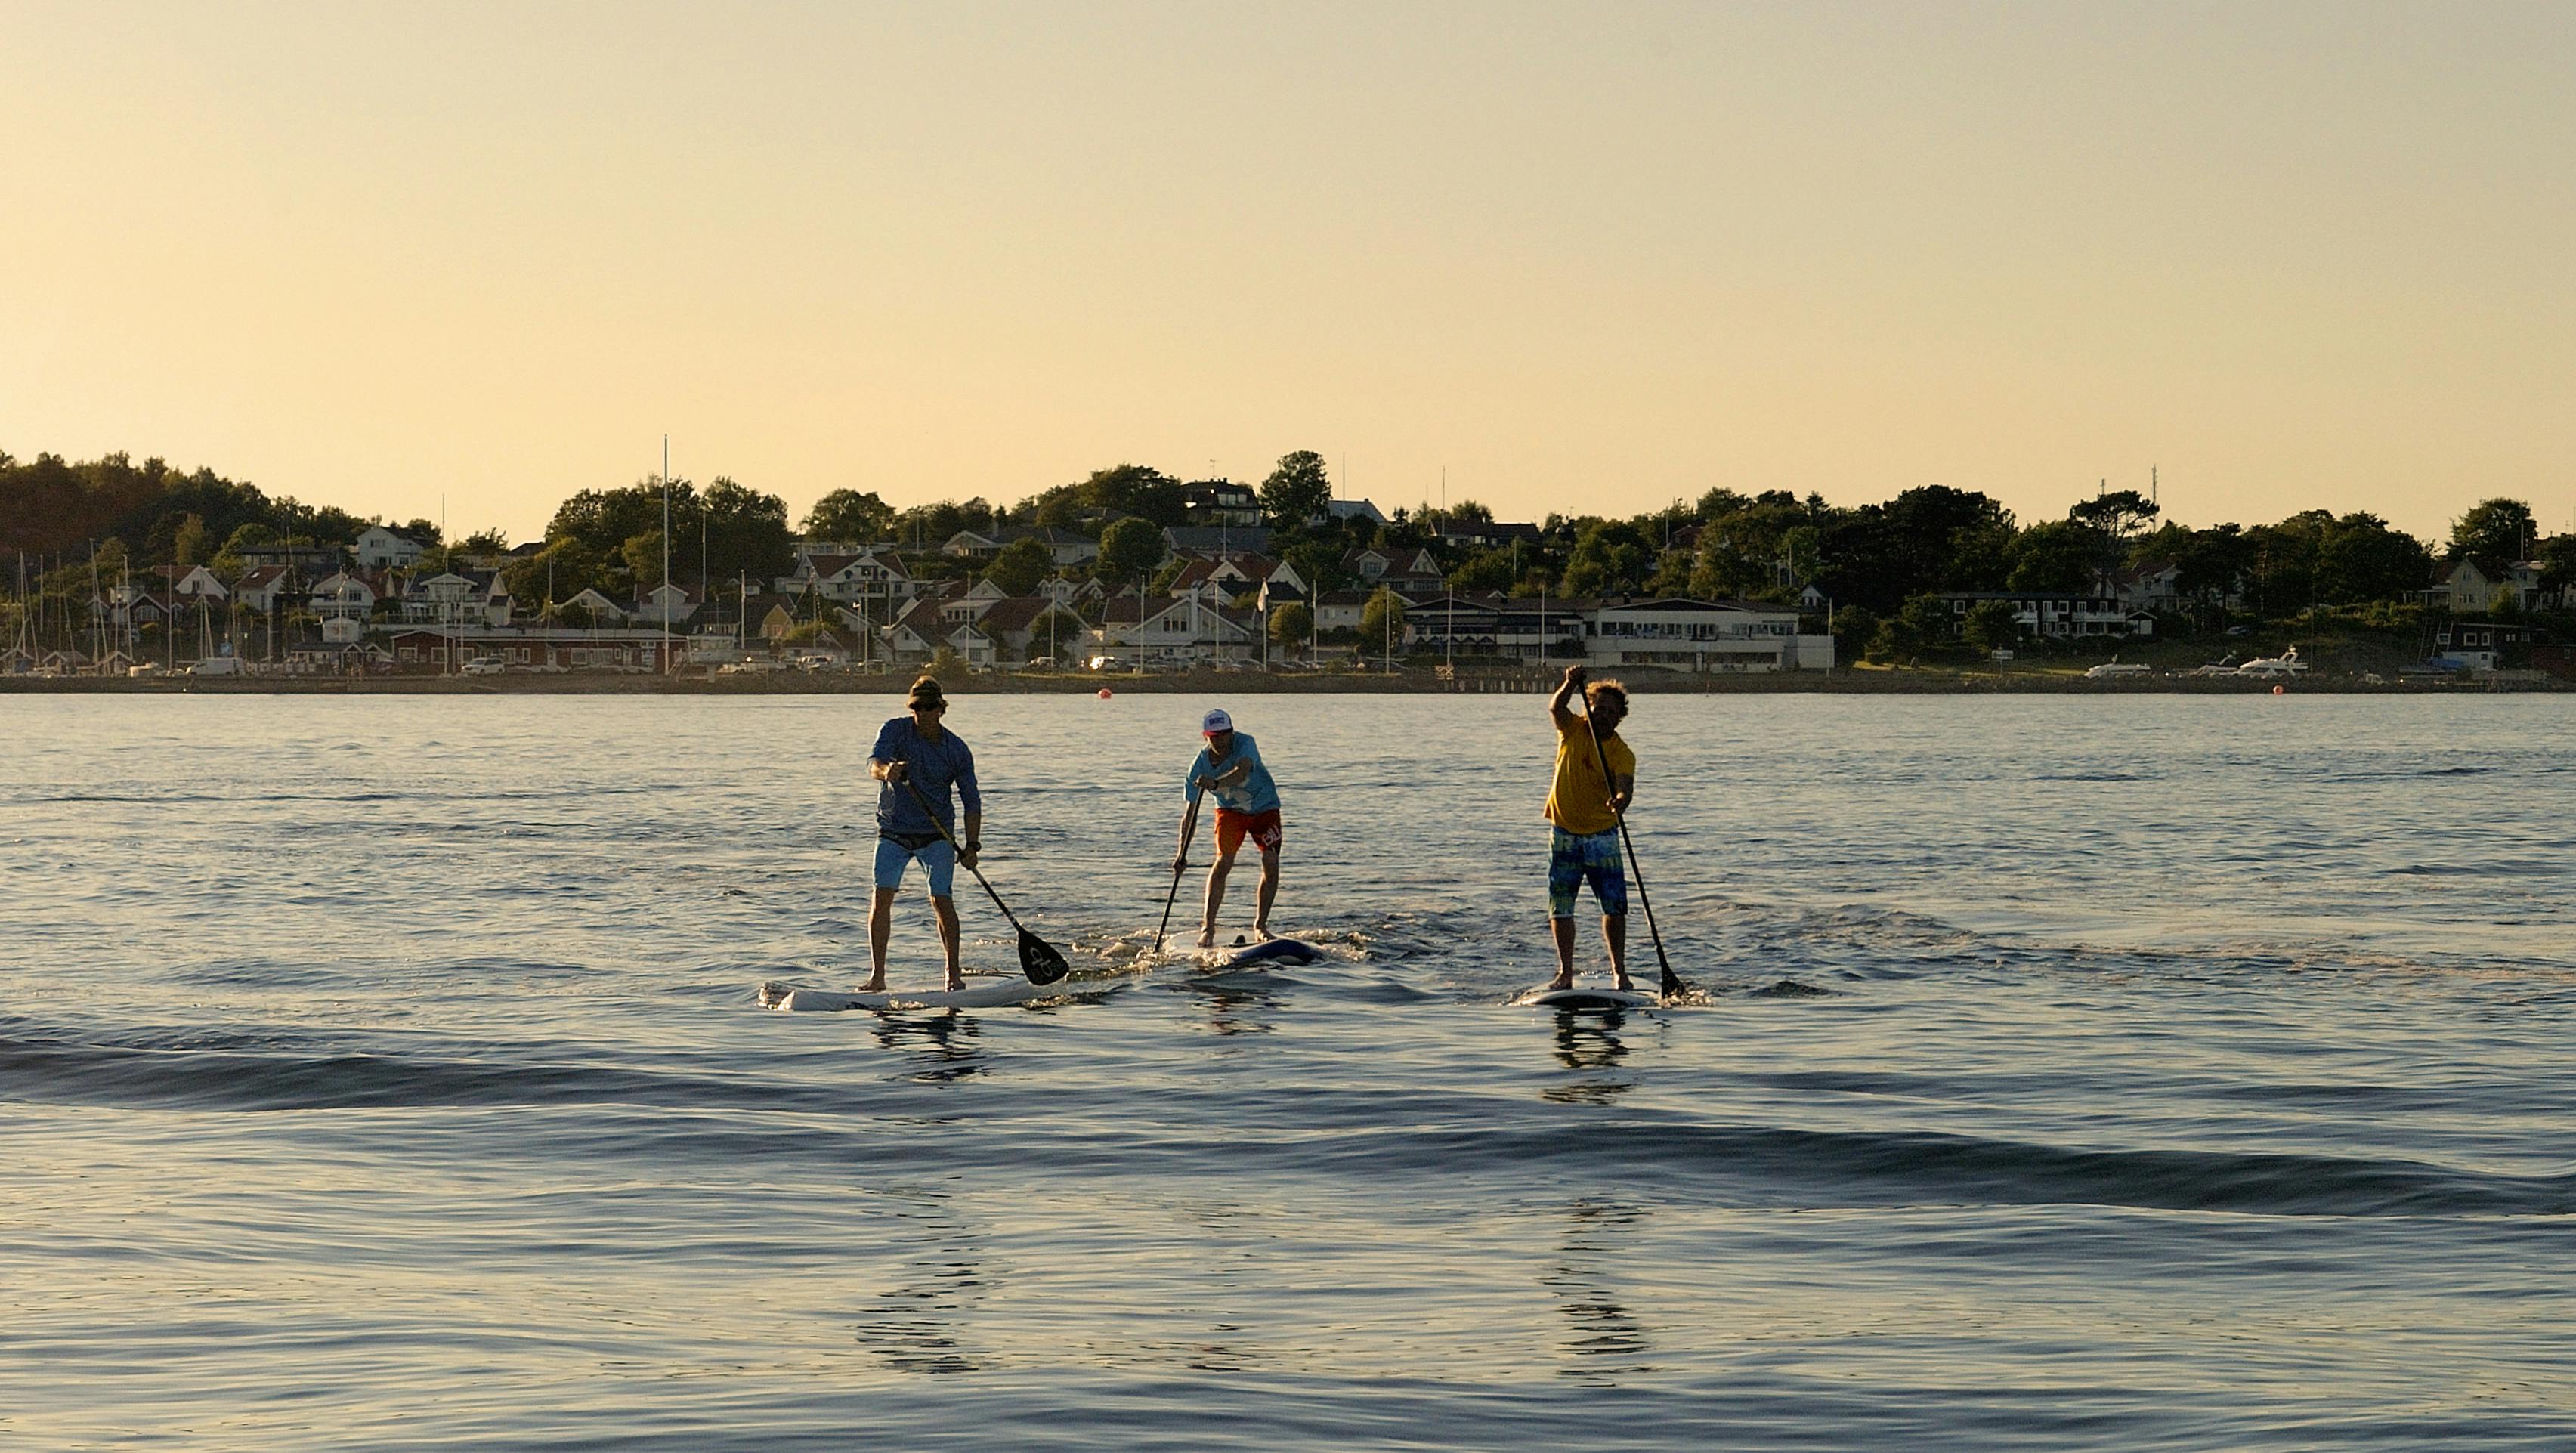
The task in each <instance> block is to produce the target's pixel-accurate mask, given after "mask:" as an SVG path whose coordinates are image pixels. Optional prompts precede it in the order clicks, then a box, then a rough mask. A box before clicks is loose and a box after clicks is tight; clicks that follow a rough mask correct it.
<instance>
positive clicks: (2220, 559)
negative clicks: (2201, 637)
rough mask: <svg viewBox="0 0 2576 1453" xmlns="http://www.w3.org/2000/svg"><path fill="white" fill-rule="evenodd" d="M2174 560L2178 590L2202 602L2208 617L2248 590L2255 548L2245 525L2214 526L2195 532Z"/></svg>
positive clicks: (2201, 605)
mask: <svg viewBox="0 0 2576 1453" xmlns="http://www.w3.org/2000/svg"><path fill="white" fill-rule="evenodd" d="M2173 558H2174V588H2175V589H2176V590H2179V591H2181V592H2182V593H2183V594H2184V595H2186V596H2189V597H2191V598H2192V599H2194V600H2196V601H2198V602H2199V603H2200V607H2201V610H2202V613H2203V614H2204V615H2206V614H2207V613H2208V612H2210V611H2212V610H2215V609H2216V608H2217V607H2218V606H2219V605H2220V604H2221V603H2222V602H2224V601H2225V600H2226V599H2228V598H2229V597H2230V596H2234V595H2236V594H2237V593H2239V592H2240V591H2242V590H2243V589H2244V588H2245V577H2246V575H2247V573H2248V572H2250V571H2251V570H2252V569H2253V568H2254V544H2253V542H2252V541H2251V540H2248V539H2247V538H2246V536H2245V530H2244V527H2243V526H2241V525H2213V526H2211V527H2210V528H2208V529H2206V530H2194V531H2191V532H2190V536H2189V538H2187V539H2185V540H2184V541H2182V542H2181V544H2180V547H2179V548H2177V549H2176V550H2175V551H2174V552H2173Z"/></svg>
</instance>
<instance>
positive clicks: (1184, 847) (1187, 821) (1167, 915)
mask: <svg viewBox="0 0 2576 1453" xmlns="http://www.w3.org/2000/svg"><path fill="white" fill-rule="evenodd" d="M1198 830H1199V799H1197V798H1195V797H1193V798H1191V799H1190V810H1189V815H1188V816H1186V817H1184V818H1183V819H1182V820H1181V850H1180V851H1179V852H1177V853H1175V854H1173V855H1172V891H1171V892H1169V893H1166V894H1164V895H1163V926H1162V927H1160V928H1158V929H1155V930H1154V952H1155V953H1156V954H1157V955H1159V954H1161V953H1162V951H1163V935H1165V934H1167V933H1169V932H1171V931H1172V905H1173V904H1174V903H1177V902H1179V901H1180V897H1181V875H1182V874H1183V873H1186V872H1188V871H1189V870H1190V865H1189V862H1188V858H1189V856H1190V839H1191V838H1192V837H1193V836H1195V835H1196V834H1197V833H1198Z"/></svg>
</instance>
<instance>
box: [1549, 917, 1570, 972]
mask: <svg viewBox="0 0 2576 1453" xmlns="http://www.w3.org/2000/svg"><path fill="white" fill-rule="evenodd" d="M1547 931H1548V932H1549V933H1550V934H1551V935H1553V936H1554V937H1555V939H1556V977H1555V978H1553V979H1551V980H1549V981H1548V985H1547V986H1548V987H1549V988H1551V989H1571V988H1573V987H1574V920H1573V919H1571V918H1551V919H1549V920H1548V921H1547Z"/></svg>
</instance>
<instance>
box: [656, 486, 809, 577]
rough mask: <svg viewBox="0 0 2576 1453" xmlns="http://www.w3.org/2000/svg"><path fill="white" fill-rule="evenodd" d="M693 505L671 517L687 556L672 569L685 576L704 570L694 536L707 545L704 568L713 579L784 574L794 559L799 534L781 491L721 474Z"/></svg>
mask: <svg viewBox="0 0 2576 1453" xmlns="http://www.w3.org/2000/svg"><path fill="white" fill-rule="evenodd" d="M691 506H692V507H691V508H690V509H688V510H687V511H686V512H684V513H681V514H677V515H674V516H673V517H672V529H673V530H674V531H675V532H676V533H677V535H678V537H679V543H680V547H681V549H680V552H679V553H681V554H683V555H685V557H686V559H685V561H682V560H678V559H675V560H674V561H673V562H672V568H673V569H674V570H675V571H677V572H678V573H680V574H681V575H682V576H683V577H684V578H687V577H692V576H695V575H697V574H698V573H699V572H698V570H697V568H696V567H697V565H698V557H699V552H698V551H696V550H691V549H689V548H688V546H689V545H690V543H691V541H690V539H689V537H690V536H691V535H698V536H699V540H700V542H701V543H702V544H703V546H704V549H705V556H706V569H705V573H706V574H707V575H708V576H709V577H710V578H711V579H714V580H733V579H737V578H740V577H745V576H748V577H749V578H751V579H753V580H770V579H774V578H776V577H777V576H779V575H783V574H785V573H786V571H787V566H788V562H789V561H790V560H792V559H794V558H795V536H794V535H793V534H791V533H790V532H789V531H788V528H787V501H785V500H783V499H780V498H779V497H778V496H776V495H774V494H766V493H763V492H762V491H760V490H756V489H752V488H750V487H749V486H746V485H741V484H736V483H735V482H734V481H732V480H730V479H727V478H726V477H724V476H723V475H721V474H719V475H717V476H716V479H715V482H714V483H713V484H710V485H708V486H707V489H706V493H705V494H703V495H701V496H699V497H698V498H697V499H695V500H693V501H692V502H691ZM684 564H685V566H686V567H687V568H685V569H684V568H682V567H683V565H684ZM700 583H701V584H704V583H705V582H700Z"/></svg>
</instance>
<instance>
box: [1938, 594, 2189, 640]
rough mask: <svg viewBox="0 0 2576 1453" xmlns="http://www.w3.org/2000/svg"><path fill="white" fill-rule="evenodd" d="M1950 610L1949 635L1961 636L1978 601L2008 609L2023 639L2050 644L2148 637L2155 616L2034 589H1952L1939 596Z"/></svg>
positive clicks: (2111, 600) (2111, 602) (2105, 600)
mask: <svg viewBox="0 0 2576 1453" xmlns="http://www.w3.org/2000/svg"><path fill="white" fill-rule="evenodd" d="M1941 599H1942V600H1944V601H1946V602H1948V604H1949V607H1950V633H1951V634H1952V635H1954V636H1959V635H1965V634H1966V633H1967V623H1968V612H1969V611H1971V610H1973V609H1975V608H1976V606H1977V605H1978V604H1979V603H1980V602H1982V601H1989V600H2000V601H2004V602H2006V603H2008V604H2009V605H2011V606H2012V611H2013V623H2014V624H2015V625H2017V626H2018V627H2020V629H2021V633H2022V634H2023V635H2025V636H2034V637H2042V638H2045V639H2048V640H2052V641H2063V640H2074V639H2079V638H2082V637H2086V636H2152V635H2154V634H2155V633H2156V618H2155V616H2154V615H2152V614H2150V613H2149V612H2148V611H2147V610H2146V609H2145V608H2144V607H2141V606H2131V605H2123V604H2121V603H2120V601H2119V599H2118V597H2116V596H2108V595H2047V594H2042V593H2039V592H2035V591H2027V590H2021V591H2014V590H1954V591H1950V592H1947V593H1945V594H1943V595H1942V597H1941Z"/></svg>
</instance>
